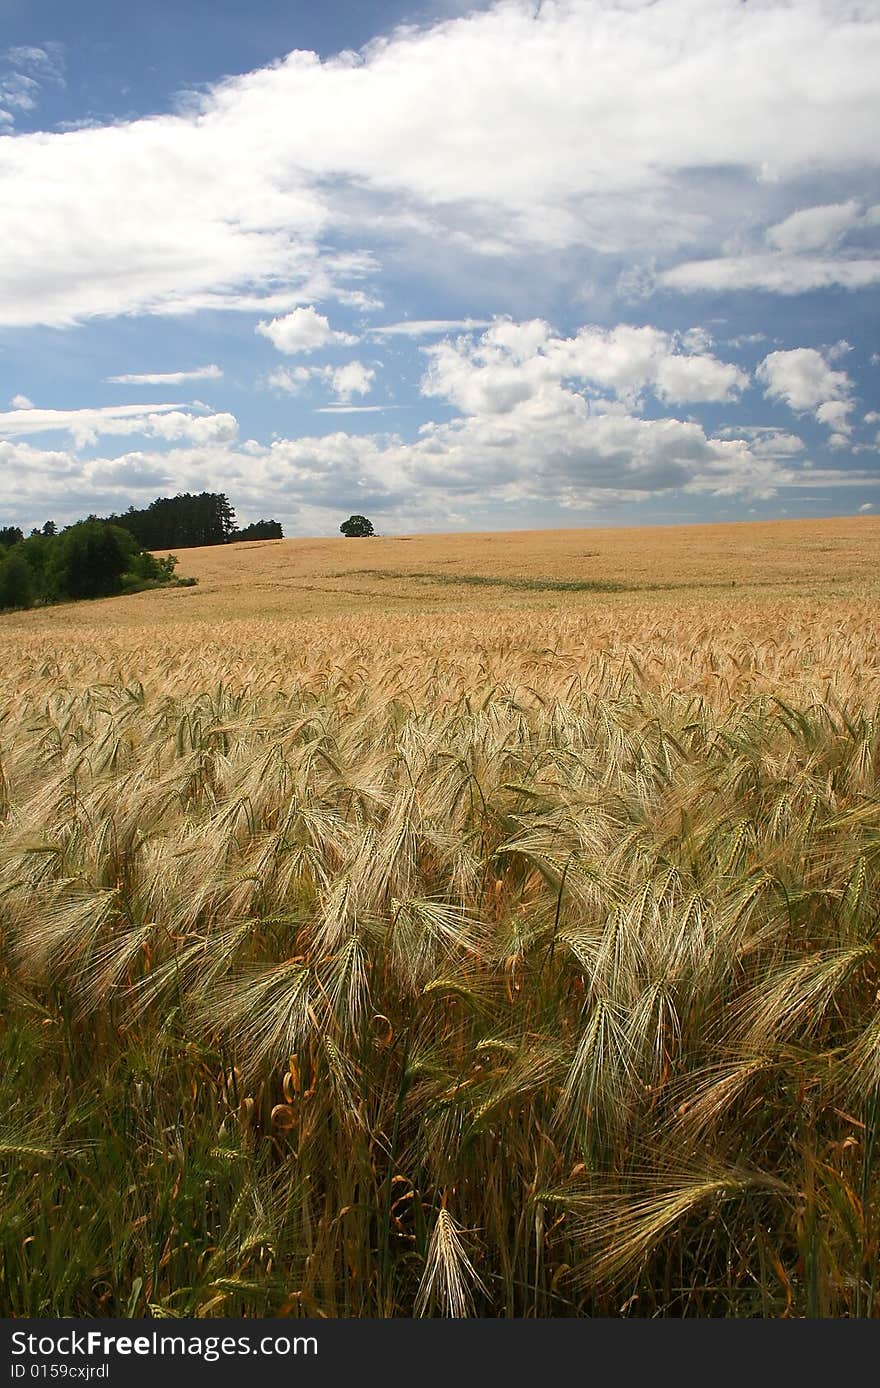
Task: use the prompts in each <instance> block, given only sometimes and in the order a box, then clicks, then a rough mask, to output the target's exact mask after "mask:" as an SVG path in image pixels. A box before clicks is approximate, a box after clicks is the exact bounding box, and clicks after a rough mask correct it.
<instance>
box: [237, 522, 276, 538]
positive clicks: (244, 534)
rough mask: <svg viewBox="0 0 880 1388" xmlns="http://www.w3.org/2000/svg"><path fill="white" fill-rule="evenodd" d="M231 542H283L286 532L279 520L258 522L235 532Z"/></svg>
mask: <svg viewBox="0 0 880 1388" xmlns="http://www.w3.org/2000/svg"><path fill="white" fill-rule="evenodd" d="M229 539H230V541H237V540H283V539H284V531H283V530H282V529H281V524H280V522H279V521H277V520H258V521H254V522H253V523H252V524H251V525H246V526H245V527H244V528H243V529H242V530H233V532H232V534H231V535H230V537H229Z"/></svg>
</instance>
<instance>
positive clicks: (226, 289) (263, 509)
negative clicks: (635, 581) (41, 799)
mask: <svg viewBox="0 0 880 1388" xmlns="http://www.w3.org/2000/svg"><path fill="white" fill-rule="evenodd" d="M878 71H880V4H878V0H798V3H797V4H795V5H792V4H790V3H788V0H543V3H538V2H536V0H528V3H526V0H501V3H497V4H489V3H485V4H477V5H468V4H465V3H458V2H457V0H448V3H439V2H438V3H435V4H430V3H426V4H424V5H421V6H416V7H413V6H411V5H406V4H403V3H399V2H398V0H394V2H393V3H379V0H372V2H370V0H360V3H357V4H355V3H348V4H341V3H334V0H329V2H328V3H326V4H324V5H323V6H317V5H315V4H314V3H311V0H310V2H309V3H289V4H286V5H285V6H279V5H278V4H277V3H268V0H252V3H251V4H249V6H247V7H244V6H241V5H240V4H238V3H236V4H232V3H228V0H210V3H208V0H186V3H179V0H178V3H174V4H172V3H171V0H153V3H151V4H150V6H145V7H134V6H122V5H119V4H118V3H115V2H114V3H112V4H111V3H110V2H109V0H100V3H98V2H97V0H83V3H81V4H80V5H77V6H71V5H70V4H69V3H65V4H61V3H50V0H0V182H2V187H0V245H2V247H3V253H2V256H0V479H2V486H0V512H2V515H0V522H2V523H10V522H15V523H18V524H21V525H23V526H27V527H29V526H31V525H33V524H41V523H42V522H43V521H44V520H45V519H47V518H49V517H51V518H53V519H55V520H56V521H58V522H65V521H70V520H73V519H76V518H77V517H79V516H82V515H85V514H87V513H89V512H93V511H95V512H98V513H104V512H106V511H109V510H119V509H124V508H125V507H126V506H128V505H130V504H133V505H144V504H146V503H148V502H149V501H151V500H152V499H153V498H154V497H156V496H158V495H170V494H173V493H175V492H177V491H183V490H199V491H200V490H205V489H208V490H223V491H225V492H226V493H227V494H228V495H229V497H230V499H231V500H232V502H233V504H234V505H235V507H236V509H237V513H238V518H239V520H240V521H241V522H246V521H250V520H255V519H257V518H259V517H261V516H265V517H269V516H272V517H275V518H277V519H279V520H281V521H282V523H283V524H284V527H285V533H287V534H290V535H295V534H303V535H319V534H334V533H337V532H338V526H339V523H340V521H341V520H343V519H345V517H346V516H348V515H349V514H350V513H351V512H353V511H359V512H363V513H365V514H367V515H369V516H370V517H371V518H372V519H373V521H374V524H375V525H376V528H377V530H379V531H380V532H384V533H387V534H394V533H400V532H403V531H407V532H412V531H416V530H425V531H427V530H461V529H483V528H522V527H528V526H574V525H585V524H647V523H652V522H656V523H670V522H676V521H696V520H712V519H717V520H738V519H749V518H751V517H761V518H763V517H776V516H783V515H789V516H817V515H840V514H858V513H864V514H868V515H870V514H872V513H874V512H876V511H877V510H878V509H880V390H878V383H880V333H878V323H880V312H878V310H880V169H878V164H880V97H878V95H877V73H878Z"/></svg>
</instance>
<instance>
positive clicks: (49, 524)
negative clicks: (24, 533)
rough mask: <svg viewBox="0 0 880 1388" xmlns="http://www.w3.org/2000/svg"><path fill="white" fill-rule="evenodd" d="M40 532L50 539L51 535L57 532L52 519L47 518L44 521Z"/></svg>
mask: <svg viewBox="0 0 880 1388" xmlns="http://www.w3.org/2000/svg"><path fill="white" fill-rule="evenodd" d="M42 533H43V534H44V535H48V536H49V538H50V539H51V538H52V536H53V535H57V534H58V526H57V525H56V524H55V522H54V521H53V520H48V521H46V524H45V525H44V526H43V531H42Z"/></svg>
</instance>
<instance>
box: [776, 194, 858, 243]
mask: <svg viewBox="0 0 880 1388" xmlns="http://www.w3.org/2000/svg"><path fill="white" fill-rule="evenodd" d="M859 214H860V207H859V204H858V203H857V202H856V201H855V199H851V200H850V201H849V202H833V203H828V204H826V205H825V206H824V207H806V208H803V209H802V210H801V211H800V212H793V213H792V214H791V216H790V217H786V218H785V220H784V221H782V222H778V223H777V225H776V226H772V227H770V228H769V230H768V231H767V240H768V241H769V242H770V244H771V246H775V247H776V249H777V250H779V251H824V250H827V249H828V248H829V247H831V246H834V245H835V244H836V243H837V242H838V241H839V240H840V238H841V237H842V236H843V234H844V233H845V232H847V231H849V230H850V228H851V227H853V226H855V225H856V223H857V222H858V220H859Z"/></svg>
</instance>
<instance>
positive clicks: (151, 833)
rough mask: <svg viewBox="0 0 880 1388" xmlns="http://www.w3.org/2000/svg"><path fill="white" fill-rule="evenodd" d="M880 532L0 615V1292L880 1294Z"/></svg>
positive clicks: (549, 1301)
mask: <svg viewBox="0 0 880 1388" xmlns="http://www.w3.org/2000/svg"><path fill="white" fill-rule="evenodd" d="M878 560H880V524H878V522H877V521H873V520H868V519H865V518H859V519H852V518H849V519H847V518H843V519H839V520H833V521H822V522H819V521H817V522H789V523H779V524H776V525H770V524H765V525H753V526H752V525H743V526H727V527H724V526H718V527H692V528H683V527H682V528H677V529H671V528H670V529H668V530H667V529H664V530H659V529H656V530H640V531H629V532H627V531H598V530H597V531H568V532H544V533H541V532H519V533H516V532H514V533H510V534H506V535H493V536H470V535H468V536H465V535H459V536H445V537H441V536H431V537H412V538H411V539H405V538H403V537H399V538H396V539H392V538H388V539H376V540H368V541H345V540H338V541H337V540H314V541H278V542H270V543H266V544H260V543H257V544H251V545H238V546H231V547H229V549H228V550H226V549H223V550H203V551H189V552H184V553H182V554H181V555H180V566H179V571H180V572H181V573H182V574H194V575H195V576H197V577H198V578H199V585H198V587H197V588H193V589H179V590H169V591H167V592H152V593H144V594H139V595H136V596H133V597H130V598H121V599H112V600H107V601H103V602H99V603H91V604H78V605H69V606H67V607H63V608H62V607H58V608H46V609H43V610H39V611H35V612H30V613H27V614H20V615H16V614H11V615H8V616H4V617H2V618H0V655H2V665H0V669H2V673H0V690H2V696H0V932H2V936H0V941H2V942H0V950H2V955H0V958H2V972H0V986H2V997H0V1005H2V1030H0V1101H2V1118H0V1163H2V1166H0V1170H2V1184H0V1253H2V1262H0V1306H2V1310H3V1313H4V1314H6V1315H38V1314H44V1315H80V1316H93V1315H112V1316H141V1315H153V1316H178V1315H189V1316H229V1315H249V1316H264V1315H291V1316H300V1315H304V1316H379V1317H393V1316H412V1315H432V1316H465V1315H479V1316H493V1317H513V1316H517V1317H520V1316H527V1317H533V1316H541V1317H543V1316H574V1315H612V1316H750V1317H755V1316H769V1317H778V1316H792V1317H801V1316H857V1317H865V1316H874V1315H877V1314H878V1310H880V1307H878V1301H880V1297H878V1285H877V1284H878V1237H880V1177H878V1172H877V1163H876V1160H875V1155H876V1150H875V1149H876V1143H877V1136H878V1125H880V1005H878V1000H880V884H878V872H880V798H878V791H877V777H878V767H880V730H878V695H880V662H878V633H877V620H876V614H877V611H878V610H880V609H878V596H880V593H878V590H880V580H878V574H880V562H878Z"/></svg>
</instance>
